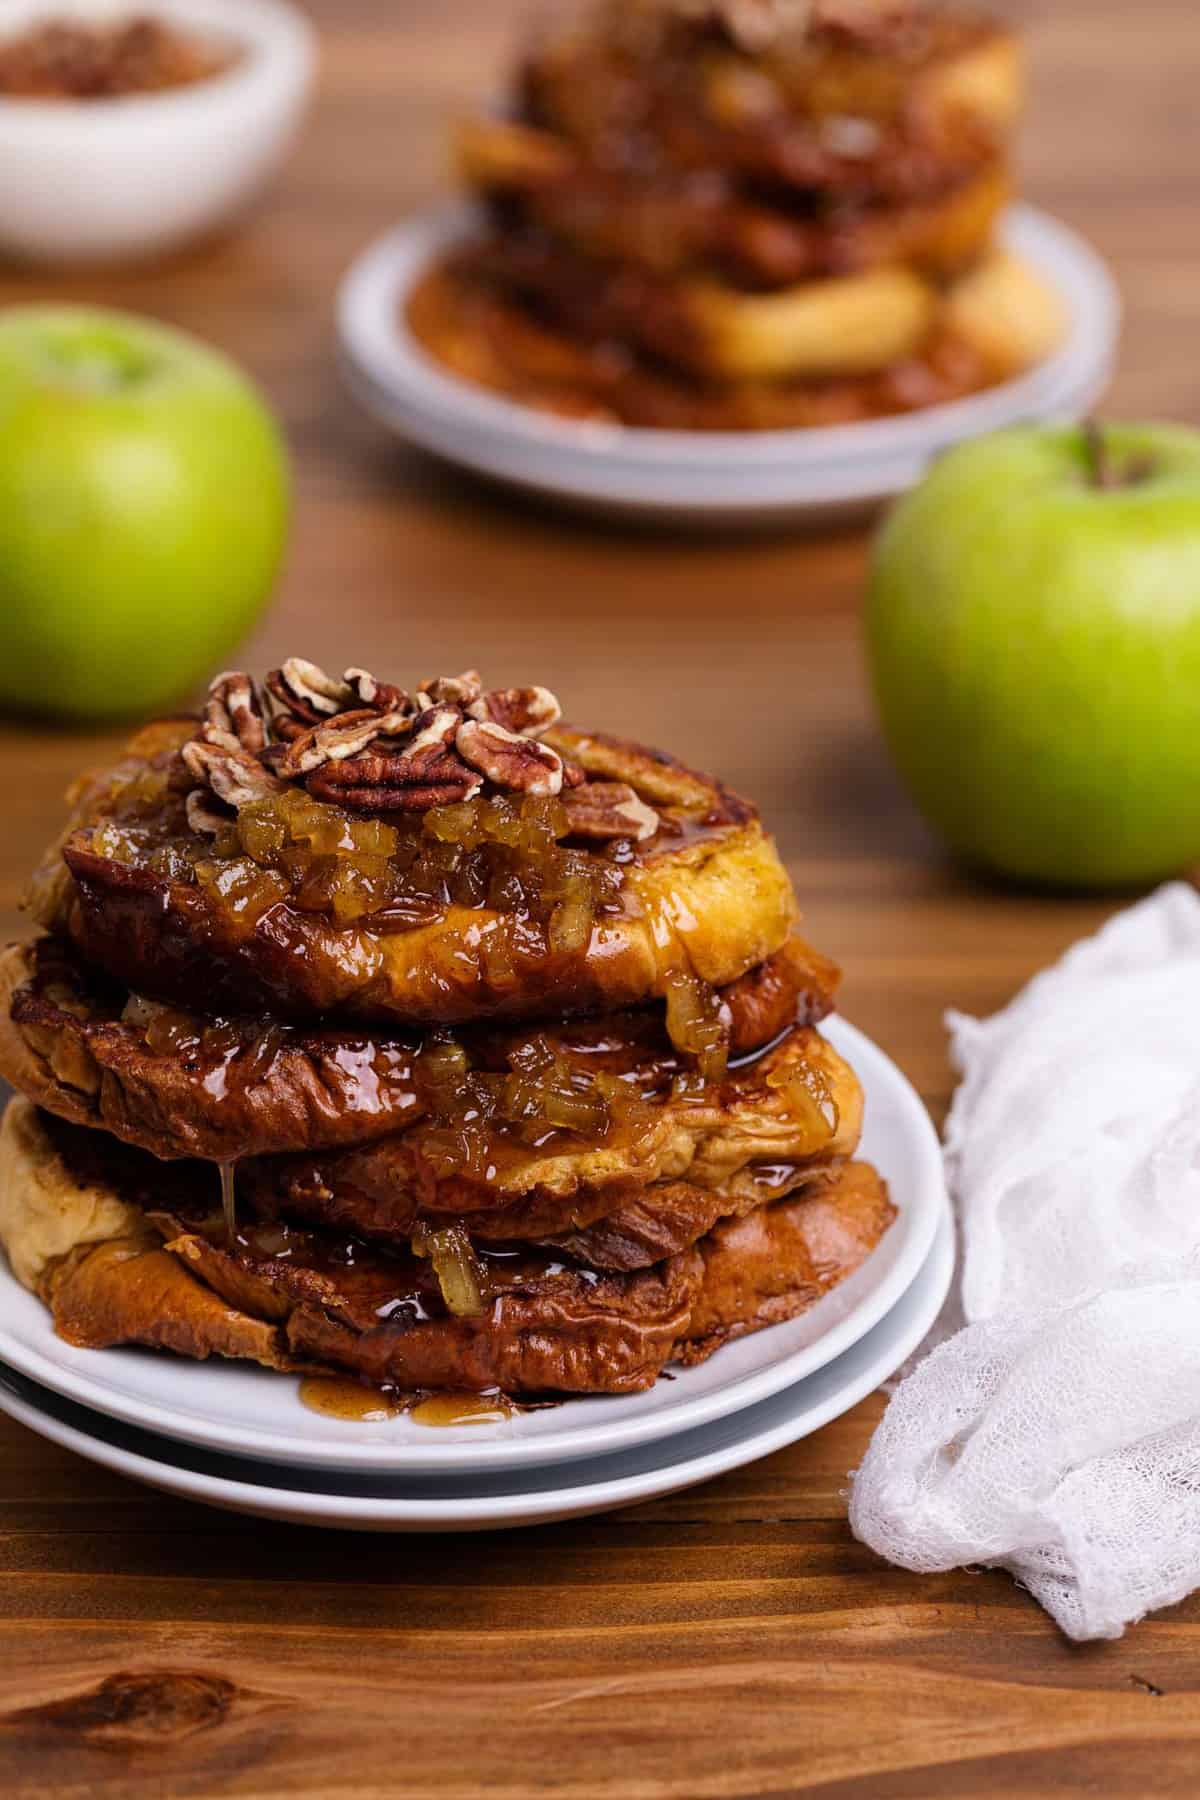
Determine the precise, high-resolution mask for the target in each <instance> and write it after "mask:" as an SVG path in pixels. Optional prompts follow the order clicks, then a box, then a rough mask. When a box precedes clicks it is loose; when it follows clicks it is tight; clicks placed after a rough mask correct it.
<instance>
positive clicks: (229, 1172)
mask: <svg viewBox="0 0 1200 1800" xmlns="http://www.w3.org/2000/svg"><path fill="white" fill-rule="evenodd" d="M217 1168H218V1169H219V1171H220V1175H221V1211H222V1213H223V1214H224V1217H225V1246H226V1248H227V1249H229V1250H232V1249H233V1247H234V1244H235V1243H236V1242H237V1187H236V1171H237V1163H236V1162H221V1163H218V1164H217Z"/></svg>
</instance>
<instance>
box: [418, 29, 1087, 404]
mask: <svg viewBox="0 0 1200 1800" xmlns="http://www.w3.org/2000/svg"><path fill="white" fill-rule="evenodd" d="M1021 88H1022V80H1021V64H1020V56H1019V49H1018V45H1017V43H1016V41H1015V39H1014V37H1013V36H1012V34H1011V33H1010V32H1008V31H1007V30H1005V29H1003V28H1002V27H1001V26H999V25H997V24H995V23H992V22H990V21H989V20H987V19H986V18H984V17H983V16H981V15H979V14H976V13H973V12H967V11H964V10H961V9H958V8H948V7H936V6H933V5H929V4H922V3H921V0H910V3H905V0H895V3H894V4H890V3H889V0H599V4H595V3H593V4H592V5H591V6H590V7H588V8H587V9H586V10H584V11H583V12H582V13H579V14H577V15H576V16H575V17H574V19H573V22H571V23H568V24H565V25H563V26H561V27H560V28H557V29H554V28H551V29H547V30H545V31H544V32H543V33H542V35H541V36H540V39H539V41H538V42H537V44H536V45H535V47H534V48H533V49H532V50H531V52H530V53H529V54H528V55H527V56H526V58H525V60H524V62H523V64H522V66H521V68H520V70H519V73H518V76H517V79H516V81H515V83H514V85H513V88H512V92H511V94H510V97H509V100H508V103H507V107H506V110H505V111H504V112H502V113H497V114H496V115H495V116H491V115H489V116H480V117H478V118H475V119H473V120H471V121H469V122H468V123H466V124H465V125H464V126H463V127H462V129H461V130H460V132H459V136H458V146H457V154H458V163H459V168H460V172H461V176H462V178H463V180H464V182H465V183H466V185H467V186H468V188H469V189H470V190H471V192H472V193H473V194H474V195H476V196H477V197H478V198H479V199H480V200H481V201H482V203H483V205H484V209H485V213H486V218H487V225H486V229H485V231H484V232H483V233H482V234H481V235H480V236H479V237H478V239H477V240H476V241H473V242H470V243H468V244H466V245H465V246H460V247H458V248H456V249H455V250H453V251H452V252H451V253H450V254H449V255H448V256H447V257H446V258H445V259H444V261H443V262H442V264H441V265H440V266H439V267H438V268H436V269H435V270H434V271H433V272H432V273H431V274H429V275H428V276H427V277H426V278H425V280H424V281H423V282H422V283H421V284H420V285H419V286H418V288H417V290H416V291H415V293H414V295H413V296H412V298H411V300H410V302H409V322H410V324H411V326H412V328H413V330H414V331H415V333H416V335H417V336H418V337H419V338H420V339H421V340H422V342H423V343H424V345H425V346H426V348H427V349H428V350H429V351H431V352H432V353H433V354H434V355H435V356H436V357H437V358H438V359H439V360H441V361H442V362H443V363H444V364H446V365H448V366H449V367H450V368H452V369H453V370H454V371H455V372H456V373H458V374H459V375H461V376H463V377H465V378H467V379H469V380H472V381H475V382H477V383H481V384H482V385H484V386H486V387H489V388H493V389H496V390H498V391H500V392H503V393H505V394H507V395H509V396H510V397H512V398H515V399H517V400H520V401H522V402H525V403H527V404H530V405H533V406H536V407H540V408H543V409H547V410H549V411H552V412H556V413H559V414H565V415H568V416H581V417H600V418H609V419H616V420H620V421H622V422H624V423H627V424H634V425H652V426H669V427H681V428H701V429H703V428H710V429H716V428H727V429H753V428H770V427H788V426H798V425H801V426H802V425H820V424H829V423H835V422H839V421H848V420H857V419H864V418H873V417H879V416H883V415H887V414H892V413H897V412H904V411H909V410H913V409H916V408H920V407H924V406H929V405H933V404H935V403H938V402H941V401H945V400H948V399H952V398H955V397H958V396H961V395H963V394H967V393H971V392H973V391H976V390H978V389H981V388H985V387H987V386H989V385H991V384H993V383H995V382H998V381H1001V380H1004V379H1006V378H1008V377H1010V376H1012V375H1013V374H1014V373H1016V372H1017V371H1019V370H1021V369H1023V368H1026V367H1028V366H1030V365H1031V364H1033V363H1035V362H1037V361H1039V360H1041V359H1042V358H1043V357H1045V356H1046V355H1047V354H1048V353H1049V351H1050V350H1052V349H1053V348H1054V346H1055V344H1056V343H1057V342H1058V340H1059V338H1060V336H1061V333H1062V330H1063V315H1062V308H1061V305H1060V303H1059V301H1058V300H1057V298H1056V296H1055V295H1054V294H1053V293H1051V292H1050V291H1049V290H1048V289H1047V288H1046V287H1045V285H1044V284H1043V282H1042V281H1041V279H1040V278H1039V277H1038V276H1037V275H1036V274H1034V273H1033V272H1032V271H1031V270H1030V269H1029V268H1027V267H1026V266H1025V265H1024V264H1022V263H1021V262H1020V261H1019V260H1017V259H1016V258H1015V257H1014V256H1012V255H1010V254H1009V253H1008V252H1007V251H1005V250H1004V249H1003V248H1002V247H1000V246H999V244H998V241H997V228H998V223H999V220H1000V216H1001V213H1002V211H1003V209H1004V207H1005V205H1006V204H1007V202H1008V201H1009V199H1010V198H1011V174H1010V163H1009V143H1010V138H1011V134H1012V131H1013V127H1014V125H1015V123H1016V121H1017V117H1018V113H1019V110H1020V104H1021Z"/></svg>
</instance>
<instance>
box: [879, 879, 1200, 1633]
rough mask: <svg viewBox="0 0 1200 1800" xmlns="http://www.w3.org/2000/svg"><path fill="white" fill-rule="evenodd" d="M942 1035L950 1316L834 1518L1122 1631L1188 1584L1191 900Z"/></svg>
mask: <svg viewBox="0 0 1200 1800" xmlns="http://www.w3.org/2000/svg"><path fill="white" fill-rule="evenodd" d="M948 1023H949V1026H950V1031H951V1039H952V1055H953V1058H954V1061H955V1063H956V1065H957V1067H958V1069H959V1070H960V1072H961V1075H962V1082H961V1085H960V1087H959V1089H958V1092H957V1094H956V1096H955V1100H954V1105H953V1107H952V1109H951V1113H950V1118H949V1120H948V1122H947V1126H946V1169H947V1175H948V1178H949V1182H950V1189H951V1193H952V1195H953V1196H954V1199H955V1202H956V1204H957V1207H958V1215H959V1224H960V1228H961V1237H962V1254H963V1266H962V1292H961V1302H962V1314H963V1316H964V1317H965V1319H966V1325H965V1328H964V1329H963V1330H961V1331H959V1332H958V1333H957V1335H956V1336H954V1337H952V1338H950V1339H949V1341H948V1342H945V1343H943V1344H941V1345H940V1346H939V1347H938V1348H937V1349H935V1350H933V1351H932V1352H931V1353H930V1354H929V1355H928V1356H926V1357H925V1359H924V1361H923V1362H920V1363H919V1364H918V1365H917V1367H916V1369H915V1370H914V1371H913V1373H912V1374H910V1375H908V1376H907V1377H906V1378H905V1379H904V1380H903V1381H902V1382H901V1383H900V1386H899V1387H898V1388H897V1390H896V1392H895V1394H894V1395H893V1397H892V1400H891V1402H890V1404H889V1406H888V1410H887V1412H886V1414H885V1415H884V1418H883V1420H882V1422H881V1423H880V1425H879V1428H878V1430H877V1431H876V1433H875V1436H874V1437H873V1439H872V1441H871V1444H870V1446H869V1448H868V1450H867V1454H866V1457H865V1458H864V1461H863V1464H862V1467H861V1468H860V1469H859V1470H858V1473H857V1475H856V1478H855V1482H854V1489H853V1494H852V1499H851V1507H850V1522H851V1525H852V1527H853V1529H854V1531H855V1534H856V1535H857V1536H858V1537H860V1538H861V1539H862V1540H863V1542H864V1543H866V1544H869V1545H870V1546H871V1547H872V1548H873V1549H875V1550H877V1551H879V1553H880V1554H881V1555H883V1556H886V1557H888V1558H890V1560H891V1561H892V1562H896V1563H901V1564H902V1565H903V1566H904V1567H905V1568H909V1569H917V1570H934V1569H949V1568H953V1567H955V1566H956V1565H958V1564H962V1563H987V1564H997V1565H999V1566H1001V1567H1003V1568H1006V1569H1009V1570H1011V1571H1012V1573H1013V1574H1014V1575H1015V1576H1016V1577H1017V1579H1018V1580H1019V1581H1021V1582H1023V1583H1024V1584H1025V1586H1026V1587H1028V1588H1029V1589H1030V1590H1031V1591H1032V1592H1033V1594H1034V1595H1035V1596H1036V1597H1037V1599H1038V1600H1040V1601H1041V1603H1042V1605H1043V1606H1044V1607H1046V1608H1047V1610H1048V1611H1049V1612H1050V1613H1051V1614H1052V1615H1053V1617H1054V1618H1055V1619H1056V1620H1057V1621H1058V1623H1059V1624H1060V1625H1061V1626H1062V1628H1063V1630H1064V1631H1065V1632H1067V1633H1068V1634H1069V1635H1070V1636H1071V1637H1073V1638H1099V1637H1118V1636H1119V1635H1120V1633H1121V1632H1122V1630H1123V1629H1124V1627H1125V1626H1126V1625H1127V1624H1128V1623H1129V1622H1130V1621H1131V1620H1133V1619H1137V1618H1139V1617H1140V1616H1141V1615H1142V1614H1143V1613H1144V1612H1147V1611H1149V1609H1150V1608H1151V1607H1156V1606H1164V1605H1166V1604H1168V1603H1169V1602H1171V1601H1174V1600H1178V1599H1181V1598H1182V1596H1183V1595H1184V1594H1186V1593H1188V1592H1189V1591H1190V1590H1191V1589H1192V1588H1194V1587H1196V1586H1200V897H1198V896H1197V894H1196V893H1195V892H1193V890H1192V889H1191V888H1190V887H1185V886H1183V885H1182V884H1181V883H1180V884H1172V885H1171V886H1168V887H1164V888H1161V889H1160V890H1159V891H1158V892H1157V893H1156V894H1154V895H1152V896H1151V898H1150V899H1148V900H1145V901H1143V902H1142V903H1141V904H1140V905H1138V906H1134V907H1132V908H1130V910H1129V911H1127V912H1124V913H1121V914H1120V915H1118V916H1117V917H1116V918H1115V919H1113V920H1112V921H1111V922H1110V923H1109V924H1108V925H1107V926H1106V927H1105V929H1104V930H1103V931H1101V932H1100V933H1099V935H1098V936H1096V937H1094V938H1091V939H1088V940H1087V941H1085V942H1084V943H1081V944H1078V945H1076V947H1075V948H1074V949H1073V950H1071V951H1070V952H1069V953H1068V955H1067V956H1065V957H1064V958H1063V960H1062V961H1061V962H1060V963H1059V964H1057V965H1056V966H1055V967H1054V968H1052V969H1049V970H1047V971H1046V972H1045V973H1044V974H1042V975H1039V976H1038V977H1037V978H1036V979H1035V980H1034V981H1032V982H1031V983H1030V984H1029V986H1028V987H1027V988H1026V989H1025V990H1024V992H1023V993H1021V994H1019V995H1018V997H1017V998H1016V999H1015V1000H1014V1001H1013V1002H1012V1004H1011V1005H1010V1006H1008V1007H1006V1008H1005V1009H1004V1011H1003V1012H1000V1013H997V1014H996V1015H995V1016H994V1017H993V1018H990V1019H984V1020H979V1019H970V1018H964V1017H962V1016H961V1015H957V1014H952V1015H951V1016H950V1018H949V1021H948Z"/></svg>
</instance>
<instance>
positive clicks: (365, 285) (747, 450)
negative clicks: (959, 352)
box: [336, 205, 1120, 512]
mask: <svg viewBox="0 0 1200 1800" xmlns="http://www.w3.org/2000/svg"><path fill="white" fill-rule="evenodd" d="M477 230H478V220H477V217H476V215H475V214H474V212H473V211H472V210H471V209H470V208H468V207H465V206H462V205H457V206H449V207H439V208H436V209H433V210H431V211H428V212H425V213H421V214H418V215H416V216H414V217H413V218H411V219H409V220H407V221H405V222H404V223H403V224H401V225H399V226H396V227H394V228H393V229H392V230H391V231H389V232H387V233H385V234H384V235H383V236H382V237H381V238H379V239H377V240H376V241H375V242H374V243H372V244H371V245H369V246H368V248H367V249H366V250H365V251H364V252H363V253H362V255H361V256H360V257H359V258H358V259H357V261H356V262H355V263H354V264H352V266H351V267H350V269H349V270H348V272H347V274H346V275H345V277H344V278H343V281H342V284H341V287H340V289H339V292H338V298H337V305H336V316H337V328H338V337H339V343H340V348H341V354H342V360H343V365H344V367H345V369H346V371H347V373H348V375H349V377H350V385H351V387H352V389H353V391H354V393H355V394H356V396H357V398H358V399H359V400H360V401H361V402H362V403H363V404H364V405H365V406H366V407H367V408H368V409H369V410H370V411H372V412H374V413H375V414H376V415H377V416H378V417H379V418H380V419H381V421H382V422H383V423H385V424H387V425H389V426H390V427H391V428H392V429H395V430H400V431H402V432H403V433H404V434H405V435H407V436H408V437H409V438H410V439H411V440H412V441H414V442H416V443H418V444H421V445H422V446H423V447H424V448H427V449H431V450H433V451H434V452H435V453H436V454H439V455H442V456H444V457H447V458H449V459H451V460H454V461H457V462H460V463H463V464H464V465H465V466H467V467H470V468H473V469H475V470H476V471H477V472H480V473H484V474H487V475H491V476H494V477H499V478H501V479H505V480H511V481H516V482H518V483H519V484H521V485H525V486H529V487H535V488H540V489H542V490H544V491H546V492H553V493H557V494H559V495H560V496H564V497H567V498H573V499H592V500H599V501H602V502H609V503H615V504H628V505H634V504H639V503H640V504H641V505H642V506H644V507H647V508H654V507H658V506H673V507H681V508H685V509H686V508H687V507H689V506H695V507H704V508H709V507H713V506H716V507H719V508H720V509H721V510H728V511H731V512H737V511H739V510H743V509H744V510H747V511H754V510H757V509H760V508H762V507H764V506H768V507H769V506H772V505H783V504H792V505H795V504H798V503H800V502H804V503H811V504H814V505H816V504H821V505H828V504H833V503H837V502H838V501H845V500H848V499H853V498H856V497H862V496H863V495H865V494H867V493H877V492H881V491H883V490H885V489H886V490H888V491H892V490H894V488H895V485H896V484H897V482H901V483H904V482H907V481H908V480H911V479H912V470H913V468H914V467H915V466H920V464H922V463H923V462H924V461H925V460H927V458H928V457H929V456H931V455H933V454H936V453H937V451H938V450H940V449H942V448H945V447H946V446H947V445H948V444H950V443H953V442H955V441H957V440H958V439H960V438H963V437H967V436H973V435H976V434H977V433H979V432H982V431H986V430H990V429H993V428H994V427H995V426H998V425H1003V424H1008V423H1013V422H1015V421H1017V420H1019V419H1024V418H1029V417H1034V416H1047V415H1050V414H1054V413H1056V412H1069V411H1078V410H1079V409H1080V408H1081V407H1082V405H1084V404H1086V403H1087V401H1088V400H1090V398H1091V397H1092V396H1093V394H1094V393H1095V391H1097V390H1098V388H1099V386H1100V385H1101V384H1102V382H1103V380H1104V379H1106V378H1107V375H1108V373H1109V372H1110V370H1111V365H1112V358H1113V351H1114V347H1115V343H1116V338H1117V333H1118V329H1119V321H1120V299H1119V295H1118V293H1117V289H1116V286H1115V284H1114V282H1113V279H1112V276H1111V274H1110V273H1109V270H1108V268H1107V265H1106V264H1105V263H1104V262H1103V260H1102V259H1101V258H1100V257H1099V256H1098V255H1097V253H1096V252H1095V251H1094V250H1093V249H1092V248H1091V246H1090V245H1089V244H1088V243H1087V242H1086V240H1085V239H1083V238H1082V237H1081V236H1080V235H1079V234H1078V233H1076V232H1075V231H1073V230H1072V229H1071V228H1070V227H1069V226H1067V225H1064V224H1063V223H1062V222H1061V221H1059V220H1057V219H1054V218H1052V217H1051V216H1050V215H1049V214H1047V213H1044V212H1042V211H1041V210H1040V209H1038V208H1036V207H1032V206H1028V205H1019V206H1015V207H1013V208H1012V209H1010V211H1009V213H1008V215H1007V217H1006V220H1005V223H1004V227H1003V234H1002V235H1003V237H1004V240H1005V242H1006V243H1008V244H1009V245H1010V247H1012V248H1013V249H1015V250H1016V251H1017V252H1018V253H1020V254H1021V255H1022V256H1023V257H1025V258H1026V259H1027V260H1029V261H1030V262H1031V263H1032V264H1033V265H1034V266H1036V267H1038V268H1039V269H1040V270H1041V271H1042V272H1043V274H1044V275H1045V276H1046V277H1047V278H1048V279H1049V280H1050V281H1051V282H1052V284H1053V285H1054V286H1055V287H1056V288H1057V289H1058V291H1059V292H1060V293H1061V295H1062V297H1063V298H1064V299H1065V301H1066V302H1067V305H1068V308H1069V310H1070V313H1071V318H1072V326H1071V329H1070V331H1069V333H1068V336H1067V339H1066V341H1065V342H1064V343H1063V345H1062V346H1061V347H1060V349H1059V350H1057V351H1056V352H1055V353H1054V354H1053V355H1052V356H1051V357H1049V358H1047V359H1046V361H1045V362H1043V363H1041V364H1039V365H1038V366H1037V367H1036V368H1034V369H1031V370H1028V371H1026V372H1025V373H1024V374H1022V375H1020V376H1018V377H1016V378H1015V379H1013V380H1012V381H1008V382H1004V383H1001V384H1000V385H998V386H996V387H994V388H990V389H988V390H987V391H986V392H984V393H982V394H976V395H970V396H967V397H966V398H964V399H960V400H954V401H950V402H948V403H946V404H945V405H943V406H938V407H929V408H926V409H924V410H923V411H921V412H917V413H910V414H906V415H903V416H900V417H896V418H889V419H881V420H872V421H867V422H863V423H858V424H848V425H835V426H822V427H808V428H799V429H789V430H780V431H762V432H745V431H742V432H688V431H678V430H662V429H658V428H649V427H637V426H624V425H613V424H606V423H596V422H588V421H576V420H564V419H558V418H554V417H553V416H550V415H546V414H542V413H539V412H537V411H536V410H535V409H533V408H531V407H526V406H523V405H521V404H520V403H518V402H515V401H512V400H508V399H506V398H505V397H503V396H501V395H496V394H491V393H489V392H487V390H485V389H483V388H479V387H476V386H474V385H472V384H471V383H469V382H467V381H464V380H462V379H461V378H459V377H458V376H455V375H454V374H452V373H450V372H449V371H447V370H445V369H444V368H443V367H442V366H441V365H440V364H438V363H437V362H436V361H435V360H434V359H433V358H432V357H431V356H430V355H429V354H428V353H427V352H426V351H425V350H424V349H423V348H422V347H421V345H420V344H419V343H418V342H417V341H416V339H415V338H414V337H413V335H412V333H411V332H409V331H408V330H407V328H406V326H405V324H404V319H403V301H404V299H405V297H406V296H407V294H408V293H409V292H410V291H411V288H412V285H413V283H414V282H415V280H416V279H417V278H418V276H419V275H420V274H421V273H422V272H423V271H424V269H425V268H426V267H427V266H428V264H429V261H430V260H431V258H432V257H434V256H435V255H437V254H439V253H440V252H441V251H443V250H444V249H445V248H447V247H448V246H450V245H452V244H454V243H456V242H459V241H461V240H462V239H463V238H464V236H466V235H468V234H469V233H470V232H472V231H477Z"/></svg>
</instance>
